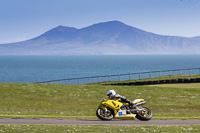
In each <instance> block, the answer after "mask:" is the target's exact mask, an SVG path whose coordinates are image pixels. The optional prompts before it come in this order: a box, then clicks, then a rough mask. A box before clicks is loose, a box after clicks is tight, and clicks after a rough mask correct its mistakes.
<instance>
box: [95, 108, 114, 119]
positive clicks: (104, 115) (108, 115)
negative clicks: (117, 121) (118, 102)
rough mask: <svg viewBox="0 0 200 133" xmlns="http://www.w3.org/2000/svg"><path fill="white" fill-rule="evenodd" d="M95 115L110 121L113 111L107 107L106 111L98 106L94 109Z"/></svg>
mask: <svg viewBox="0 0 200 133" xmlns="http://www.w3.org/2000/svg"><path fill="white" fill-rule="evenodd" d="M96 116H97V117H98V118H99V119H101V120H104V121H110V120H112V119H113V117H114V113H113V111H112V110H111V109H107V111H105V110H103V109H101V108H98V109H97V111H96Z"/></svg>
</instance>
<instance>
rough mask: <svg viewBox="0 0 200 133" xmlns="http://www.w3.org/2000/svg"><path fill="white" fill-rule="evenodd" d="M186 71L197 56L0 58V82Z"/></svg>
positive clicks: (197, 60)
mask: <svg viewBox="0 0 200 133" xmlns="http://www.w3.org/2000/svg"><path fill="white" fill-rule="evenodd" d="M188 68H200V55H56V56H55V55H34V56H33V55H23V56H22V55H19V56H16V55H1V56H0V82H9V83H10V82H15V83H37V82H43V81H50V80H59V79H69V78H82V77H93V76H105V75H120V74H132V73H140V72H151V71H163V70H174V69H188ZM172 72H173V71H172ZM193 72H194V71H192V73H193ZM194 73H198V72H194ZM162 74H163V73H162ZM167 74H168V72H167V73H166V75H167ZM179 74H180V72H179ZM181 74H189V72H188V71H185V72H181ZM163 75H164V74H163ZM135 76H136V75H134V74H133V75H131V77H130V75H129V78H138V77H135ZM151 76H152V75H151ZM113 78H114V77H113ZM140 78H141V77H140ZM122 79H123V78H121V79H119V77H118V76H115V79H111V80H122ZM99 80H101V79H99ZM109 80H110V77H109ZM87 81H88V80H87Z"/></svg>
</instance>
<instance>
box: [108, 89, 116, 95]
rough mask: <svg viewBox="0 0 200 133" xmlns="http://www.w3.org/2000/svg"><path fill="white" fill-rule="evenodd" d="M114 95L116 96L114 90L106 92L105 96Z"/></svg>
mask: <svg viewBox="0 0 200 133" xmlns="http://www.w3.org/2000/svg"><path fill="white" fill-rule="evenodd" d="M114 95H116V92H115V91H114V90H109V91H108V92H107V96H114Z"/></svg>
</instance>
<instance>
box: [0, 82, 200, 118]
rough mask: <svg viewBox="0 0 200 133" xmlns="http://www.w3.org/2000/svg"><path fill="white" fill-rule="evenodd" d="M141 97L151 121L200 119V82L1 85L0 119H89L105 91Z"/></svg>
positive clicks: (128, 96) (132, 97) (134, 97)
mask: <svg viewBox="0 0 200 133" xmlns="http://www.w3.org/2000/svg"><path fill="white" fill-rule="evenodd" d="M110 89H114V90H116V92H117V93H119V94H121V95H123V96H126V97H127V98H128V99H130V100H134V99H136V98H144V99H145V100H146V101H147V104H146V105H145V106H146V107H148V108H150V109H151V110H152V111H153V119H200V98H199V97H200V83H193V84H162V85H146V86H103V85H100V84H88V85H59V84H19V83H0V117H4V118H5V117H12V118H13V117H18V118H90V119H97V117H96V115H95V112H96V109H97V106H98V104H99V102H100V100H101V99H102V98H103V97H104V96H106V93H107V91H108V90H110Z"/></svg>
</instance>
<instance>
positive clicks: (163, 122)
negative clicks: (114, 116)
mask: <svg viewBox="0 0 200 133" xmlns="http://www.w3.org/2000/svg"><path fill="white" fill-rule="evenodd" d="M0 124H14V125H25V124H27V125H121V126H124V125H200V120H150V121H140V120H112V121H101V120H94V119H18V118H0Z"/></svg>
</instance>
